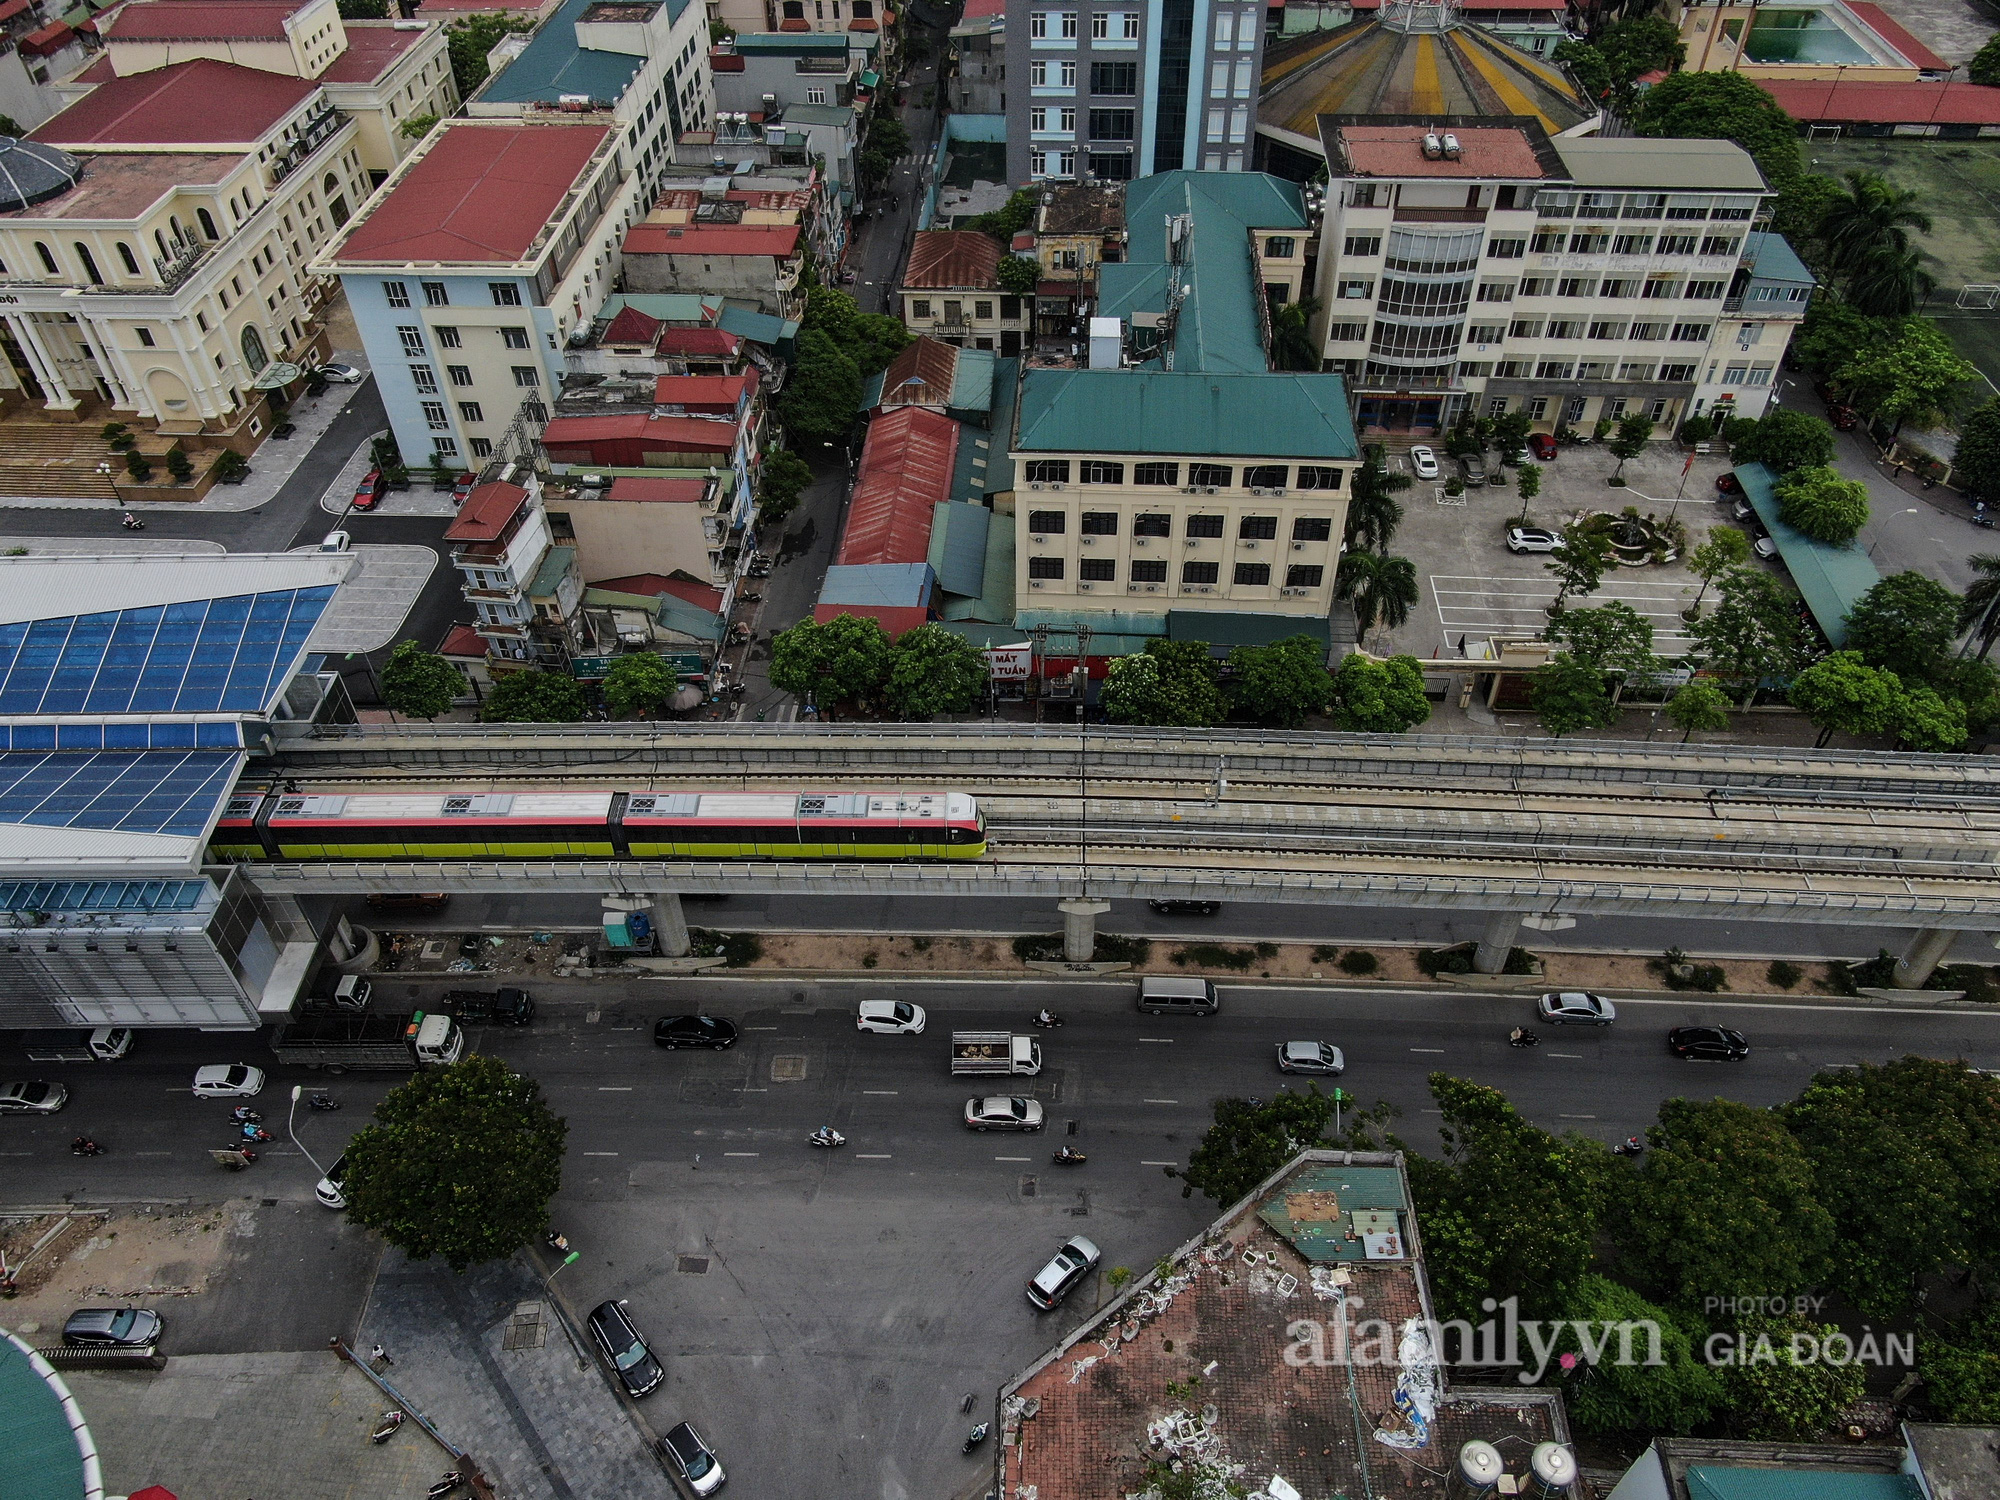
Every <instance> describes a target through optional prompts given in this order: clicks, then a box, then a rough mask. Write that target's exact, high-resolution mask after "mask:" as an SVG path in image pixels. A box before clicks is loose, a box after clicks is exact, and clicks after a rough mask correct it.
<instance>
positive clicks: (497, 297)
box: [382, 281, 521, 307]
mask: <svg viewBox="0 0 2000 1500" xmlns="http://www.w3.org/2000/svg"><path fill="white" fill-rule="evenodd" d="M417 284H418V286H420V287H421V288H422V289H423V296H424V306H426V307H449V306H451V292H450V289H449V288H448V287H447V286H446V285H445V284H444V283H443V282H442V281H422V282H419V283H417ZM486 290H487V292H488V294H489V295H491V296H492V298H493V305H494V306H495V307H519V306H520V305H521V288H520V286H519V285H517V284H516V283H514V282H511V281H489V282H487V283H486ZM382 295H383V296H384V297H385V298H387V299H388V303H389V305H390V306H391V307H408V306H409V305H410V284H409V283H408V282H407V281H385V282H383V283H382Z"/></svg>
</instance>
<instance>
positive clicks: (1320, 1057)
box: [1278, 1042, 1347, 1078]
mask: <svg viewBox="0 0 2000 1500" xmlns="http://www.w3.org/2000/svg"><path fill="white" fill-rule="evenodd" d="M1278 1071H1279V1072H1280V1073H1325V1074H1329V1075H1331V1076H1333V1077H1336V1078H1337V1077H1339V1076H1340V1075H1341V1074H1342V1073H1345V1072H1346V1071H1347V1059H1346V1058H1345V1057H1343V1056H1342V1055H1341V1051H1340V1049H1339V1048H1338V1047H1336V1046H1334V1045H1333V1044H1332V1043H1331V1042H1280V1043H1278Z"/></svg>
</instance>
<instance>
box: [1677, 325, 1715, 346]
mask: <svg viewBox="0 0 2000 1500" xmlns="http://www.w3.org/2000/svg"><path fill="white" fill-rule="evenodd" d="M1674 342H1675V343H1677V344H1705V343H1707V342H1708V324H1706V323H1676V324H1674Z"/></svg>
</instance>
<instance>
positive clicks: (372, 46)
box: [237, 0, 424, 83]
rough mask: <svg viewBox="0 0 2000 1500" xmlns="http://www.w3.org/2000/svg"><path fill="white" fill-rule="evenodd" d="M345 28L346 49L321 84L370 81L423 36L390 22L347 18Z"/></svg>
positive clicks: (396, 60) (394, 63)
mask: <svg viewBox="0 0 2000 1500" xmlns="http://www.w3.org/2000/svg"><path fill="white" fill-rule="evenodd" d="M237 3H239V4H240V3H241V0H237ZM345 30H346V32H347V50H346V51H344V52H342V53H341V54H340V56H338V57H336V58H335V59H334V60H333V61H332V62H330V63H328V64H327V67H326V71H325V72H324V73H322V74H320V75H319V81H320V82H321V83H373V82H374V81H375V80H376V79H378V78H380V77H381V76H382V75H383V74H384V73H386V72H388V71H389V70H390V69H391V68H393V67H395V66H396V64H397V63H398V62H399V61H401V60H402V56H403V54H404V53H405V52H408V51H409V50H410V49H411V48H412V47H414V46H416V45H417V43H418V42H421V41H422V40H423V39H424V33H423V32H421V31H417V30H404V29H402V28H400V27H398V26H397V25H396V23H395V22H393V21H349V22H347V23H346V26H345Z"/></svg>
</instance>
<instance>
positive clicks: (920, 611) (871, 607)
mask: <svg viewBox="0 0 2000 1500" xmlns="http://www.w3.org/2000/svg"><path fill="white" fill-rule="evenodd" d="M842 615H860V616H861V617H862V618H863V619H866V620H873V621H875V623H876V624H878V625H880V626H881V627H882V628H883V630H885V631H887V632H888V634H889V638H890V639H891V640H894V639H895V638H896V637H897V636H900V635H904V634H906V633H908V632H909V631H912V630H915V629H916V628H917V627H918V626H919V625H928V624H929V623H930V620H931V612H930V611H929V610H927V609H925V608H924V607H923V606H922V605H921V604H912V605H896V604H815V605H814V606H813V619H814V620H816V621H817V622H818V623H820V624H821V625H824V624H825V623H826V622H827V621H828V620H837V619H839V618H840V617H841V616H842ZM1050 1493H1051V1494H1054V1493H1057V1492H1056V1491H1054V1490H1051V1491H1050Z"/></svg>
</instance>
